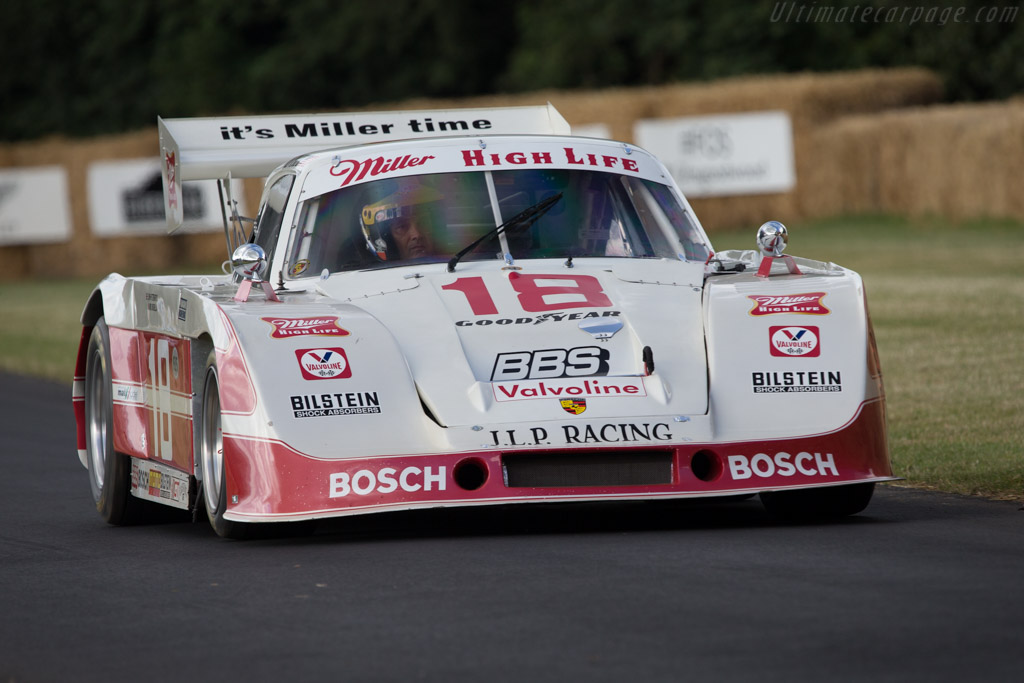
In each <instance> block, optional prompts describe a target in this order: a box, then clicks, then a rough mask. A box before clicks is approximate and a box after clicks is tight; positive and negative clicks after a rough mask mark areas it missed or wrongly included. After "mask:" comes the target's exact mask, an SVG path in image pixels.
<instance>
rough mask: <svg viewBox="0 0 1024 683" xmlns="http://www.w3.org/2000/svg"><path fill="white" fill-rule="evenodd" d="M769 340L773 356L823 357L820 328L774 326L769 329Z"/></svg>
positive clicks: (809, 326)
mask: <svg viewBox="0 0 1024 683" xmlns="http://www.w3.org/2000/svg"><path fill="white" fill-rule="evenodd" d="M768 340H769V345H770V347H771V352H772V355H773V356H783V357H785V358H792V357H793V356H801V357H803V358H817V357H818V356H820V355H821V335H820V333H819V332H818V328H817V327H815V326H813V325H807V326H806V327H793V326H790V327H784V326H781V325H773V326H772V327H770V328H768Z"/></svg>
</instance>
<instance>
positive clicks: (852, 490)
mask: <svg viewBox="0 0 1024 683" xmlns="http://www.w3.org/2000/svg"><path fill="white" fill-rule="evenodd" d="M874 492H875V483H874V482H867V483H863V484H847V485H845V486H826V487H822V488H814V489H798V490H796V491H765V492H763V493H761V503H762V504H763V505H764V507H765V509H766V510H767V511H768V513H769V514H771V515H772V516H773V517H778V518H780V519H785V520H790V521H801V520H813V519H836V518H839V517H846V516H849V515H855V514H857V513H858V512H860V511H862V510H863V509H864V508H866V507H867V506H868V503H870V502H871V496H872V495H873V494H874Z"/></svg>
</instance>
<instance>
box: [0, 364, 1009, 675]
mask: <svg viewBox="0 0 1024 683" xmlns="http://www.w3.org/2000/svg"><path fill="white" fill-rule="evenodd" d="M70 394H71V390H70V386H69V385H62V384H54V383H50V382H44V381H40V380H35V379H28V378H23V377H18V376H12V375H4V374H0V458H2V462H3V472H2V474H0V520H2V522H0V681H2V682H3V683H15V682H17V683H20V682H22V681H25V682H37V681H103V682H106V683H109V682H112V681H147V683H156V682H160V681H174V682H175V683H182V682H185V681H212V680H226V681H246V682H255V681H275V682H276V681H283V680H288V681H406V680H428V681H468V680H473V681H477V680H486V681H506V680H507V681H560V682H561V681H567V680H594V681H622V680H642V681H759V682H763V681H911V680H913V681H1011V680H1021V679H1022V677H1024V512H1021V511H1019V510H1018V507H1019V506H1018V505H1017V504H1014V503H1002V502H990V501H982V500H975V499H968V498H961V497H956V496H951V495H945V494H937V493H926V492H920V491H913V490H909V489H900V488H895V487H885V488H883V489H882V490H881V491H880V492H879V493H878V494H877V495H876V497H875V500H874V501H873V502H872V504H871V506H870V507H869V508H868V510H867V511H866V513H864V514H862V515H859V516H857V517H855V518H851V519H849V520H844V521H842V522H838V523H832V524H809V525H785V524H778V523H775V522H772V521H771V520H769V519H768V518H766V516H765V514H764V513H763V511H762V509H761V507H760V505H759V504H758V503H757V502H756V501H752V500H751V501H739V502H729V503H717V504H713V503H700V504H678V503H674V504H665V503H655V504H642V505H640V504H637V505H634V504H626V505H622V504H619V505H604V504H601V505H590V504H587V505H578V506H520V507H515V508H502V509H486V510H461V511H443V510H439V511H426V512H418V513H406V514H388V515H378V516H371V517H365V518H361V519H357V520H347V521H345V522H344V523H338V524H334V523H332V524H330V525H328V526H327V527H326V528H321V529H319V530H318V531H317V533H316V534H315V535H313V536H311V537H305V538H283V539H274V540H261V541H246V542H231V541H222V540H220V539H218V538H217V537H215V536H214V535H213V534H212V532H211V531H210V530H209V528H208V526H207V525H206V524H205V522H204V523H203V524H194V525H193V524H189V523H163V524H156V525H151V526H146V527H128V528H114V527H109V526H107V525H105V524H103V523H102V522H101V521H100V519H99V517H98V515H97V514H96V513H95V511H94V510H93V509H92V505H91V499H90V496H89V492H88V483H87V479H86V473H85V470H84V469H83V468H82V467H81V466H80V465H79V464H78V459H77V456H76V453H75V443H74V432H73V419H72V414H71V400H70Z"/></svg>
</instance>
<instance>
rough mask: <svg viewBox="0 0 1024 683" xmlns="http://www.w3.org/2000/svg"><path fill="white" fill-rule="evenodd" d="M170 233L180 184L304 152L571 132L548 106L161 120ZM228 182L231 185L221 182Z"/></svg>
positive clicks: (260, 167) (259, 171) (265, 167)
mask: <svg viewBox="0 0 1024 683" xmlns="http://www.w3.org/2000/svg"><path fill="white" fill-rule="evenodd" d="M157 126H158V128H159V132H160V159H161V163H162V169H163V170H162V174H161V175H162V176H163V186H164V212H165V214H166V216H167V231H168V232H174V231H175V230H177V229H178V228H180V227H181V224H182V221H183V219H184V211H183V205H182V201H181V197H182V194H181V183H182V181H185V180H212V179H217V180H220V181H227V180H229V179H230V178H263V177H266V176H268V175H270V173H271V172H272V171H273V170H274V169H275V168H277V167H278V166H280V165H281V164H283V163H285V162H287V161H289V160H290V159H293V158H294V157H297V156H299V155H301V154H306V153H309V152H316V151H319V150H322V149H330V148H334V147H348V146H353V145H361V144H366V143H369V142H386V141H391V140H408V139H413V138H433V137H451V136H466V135H484V134H539V135H568V134H570V132H571V131H570V129H569V124H568V122H566V120H565V119H564V118H563V117H562V115H561V114H559V113H558V111H557V110H556V109H555V108H554V107H553V106H552V105H551V104H550V103H548V104H547V105H544V106H533V107H502V108H489V109H438V110H422V111H392V112H360V113H353V114H343V113H342V114H294V115H286V116H232V117H224V118H189V119H162V118H157ZM223 185H225V186H228V187H229V186H230V183H227V182H224V183H223Z"/></svg>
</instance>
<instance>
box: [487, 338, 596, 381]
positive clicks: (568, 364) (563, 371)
mask: <svg viewBox="0 0 1024 683" xmlns="http://www.w3.org/2000/svg"><path fill="white" fill-rule="evenodd" d="M609 357H610V354H609V353H608V349H603V348H601V347H600V346H578V347H576V348H574V349H568V350H566V349H543V350H540V351H513V352H510V353H499V354H498V357H497V358H496V359H495V361H494V368H493V369H492V370H491V381H492V382H505V381H510V380H520V379H553V378H556V377H593V376H595V375H607V374H608V358H609Z"/></svg>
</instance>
